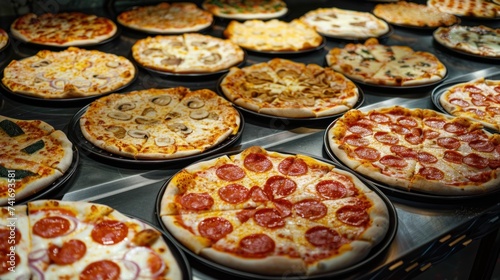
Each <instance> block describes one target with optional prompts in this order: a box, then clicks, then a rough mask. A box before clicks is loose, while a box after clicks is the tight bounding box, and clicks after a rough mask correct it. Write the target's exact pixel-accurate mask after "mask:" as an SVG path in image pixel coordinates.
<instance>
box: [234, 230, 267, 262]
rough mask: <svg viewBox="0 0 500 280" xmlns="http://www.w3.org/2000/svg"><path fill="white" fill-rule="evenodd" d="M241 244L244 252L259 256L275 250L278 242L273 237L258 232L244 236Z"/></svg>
mask: <svg viewBox="0 0 500 280" xmlns="http://www.w3.org/2000/svg"><path fill="white" fill-rule="evenodd" d="M239 246H240V248H241V250H242V252H243V254H245V255H249V256H253V257H258V256H264V255H266V254H269V253H271V252H273V251H274V248H275V247H276V244H275V243H274V240H273V239H271V237H269V236H267V235H265V234H263V233H257V234H251V235H247V236H245V237H243V238H242V239H241V240H240V244H239Z"/></svg>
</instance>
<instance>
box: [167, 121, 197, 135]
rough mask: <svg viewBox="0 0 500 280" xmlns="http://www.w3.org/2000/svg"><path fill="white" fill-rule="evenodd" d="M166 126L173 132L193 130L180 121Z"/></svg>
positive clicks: (184, 132) (187, 132)
mask: <svg viewBox="0 0 500 280" xmlns="http://www.w3.org/2000/svg"><path fill="white" fill-rule="evenodd" d="M167 127H168V128H169V129H170V130H172V131H174V132H180V133H182V134H189V133H191V132H193V130H192V129H191V128H189V127H187V126H186V125H185V124H182V123H173V124H169V125H168V126H167Z"/></svg>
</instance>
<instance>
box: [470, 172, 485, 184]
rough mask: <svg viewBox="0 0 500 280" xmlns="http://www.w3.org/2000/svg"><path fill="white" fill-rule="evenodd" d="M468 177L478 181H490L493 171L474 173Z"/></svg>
mask: <svg viewBox="0 0 500 280" xmlns="http://www.w3.org/2000/svg"><path fill="white" fill-rule="evenodd" d="M467 179H469V180H471V181H472V182H476V183H484V182H488V181H489V180H490V179H491V173H490V172H482V173H477V174H474V175H473V176H467Z"/></svg>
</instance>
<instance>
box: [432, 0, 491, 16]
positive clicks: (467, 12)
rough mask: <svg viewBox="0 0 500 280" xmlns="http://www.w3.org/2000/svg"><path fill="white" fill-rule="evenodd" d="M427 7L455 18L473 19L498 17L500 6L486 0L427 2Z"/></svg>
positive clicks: (437, 0) (434, 0)
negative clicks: (452, 15)
mask: <svg viewBox="0 0 500 280" xmlns="http://www.w3.org/2000/svg"><path fill="white" fill-rule="evenodd" d="M427 6H429V7H432V8H435V9H438V10H440V11H442V12H445V13H450V14H454V15H457V16H465V17H474V18H498V17H500V5H499V4H498V3H495V2H490V1H486V0H428V1H427Z"/></svg>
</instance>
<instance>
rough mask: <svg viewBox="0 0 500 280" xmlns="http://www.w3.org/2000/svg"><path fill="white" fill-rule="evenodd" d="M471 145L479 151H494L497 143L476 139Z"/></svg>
mask: <svg viewBox="0 0 500 280" xmlns="http://www.w3.org/2000/svg"><path fill="white" fill-rule="evenodd" d="M469 146H470V147H471V148H472V149H474V150H476V151H478V152H493V151H494V150H495V144H493V143H491V142H490V141H486V140H474V141H471V142H469Z"/></svg>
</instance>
